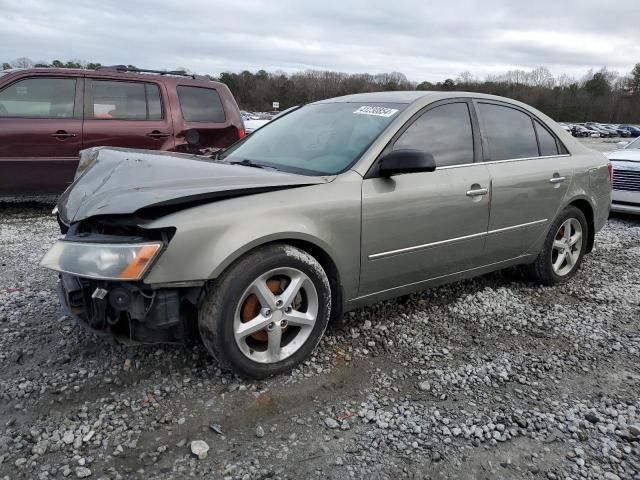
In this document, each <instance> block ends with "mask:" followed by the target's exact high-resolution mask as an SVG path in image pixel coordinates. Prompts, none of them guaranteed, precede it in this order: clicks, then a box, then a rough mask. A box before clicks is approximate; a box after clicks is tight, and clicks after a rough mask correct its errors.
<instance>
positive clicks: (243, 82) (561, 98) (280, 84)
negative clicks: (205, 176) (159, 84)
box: [2, 57, 640, 123]
mask: <svg viewBox="0 0 640 480" xmlns="http://www.w3.org/2000/svg"><path fill="white" fill-rule="evenodd" d="M100 66H101V65H100V63H88V62H83V61H80V60H70V61H66V62H63V61H60V60H54V61H53V62H51V63H47V62H33V61H32V60H30V59H28V58H25V57H22V58H18V59H16V60H14V61H12V62H4V63H3V64H2V68H3V69H9V68H30V67H50V68H54V67H55V68H87V69H97V68H99V67H100ZM129 66H130V67H132V65H129ZM207 77H209V78H210V79H212V80H217V81H220V82H222V83H224V84H226V85H227V86H228V87H229V89H230V90H231V92H232V93H233V95H234V96H235V98H236V101H237V102H238V105H239V106H240V108H241V109H243V110H250V111H268V110H271V107H272V102H274V101H277V102H279V103H280V109H281V110H282V109H285V108H288V107H291V106H294V105H301V104H305V103H309V102H313V101H316V100H322V99H324V98H331V97H337V96H341V95H349V94H352V93H363V92H377V91H383V90H440V91H471V92H480V93H489V94H494V95H501V96H504V97H509V98H513V99H515V100H520V101H522V102H525V103H527V104H529V105H532V106H533V107H535V108H537V109H539V110H541V111H542V112H544V113H546V114H547V115H549V116H550V117H551V118H553V119H555V120H557V121H566V122H584V121H595V122H605V123H640V63H638V64H636V65H635V67H634V68H633V70H632V71H631V72H629V73H627V74H619V73H618V72H615V71H611V70H609V69H607V68H606V67H603V68H601V69H600V70H598V71H593V70H590V71H588V72H587V73H586V74H585V75H584V76H583V77H582V78H579V79H576V78H573V77H569V76H567V75H560V76H557V77H556V76H554V75H553V74H552V73H551V72H550V71H549V69H547V68H546V67H538V68H535V69H533V70H530V71H525V70H511V71H508V72H506V73H504V74H499V75H488V76H487V77H486V78H485V79H483V80H480V79H478V78H476V77H474V76H473V75H472V74H471V73H470V72H462V73H460V74H459V75H458V76H456V77H455V78H448V79H446V80H444V81H442V82H429V81H424V82H412V81H410V80H408V79H407V77H406V76H405V75H404V74H402V73H400V72H391V73H380V74H368V73H355V74H353V73H343V72H333V71H320V70H305V71H300V72H296V73H291V74H288V73H285V72H282V71H275V72H267V71H266V70H258V71H257V72H255V73H254V72H250V71H247V70H245V71H242V72H239V73H235V72H223V73H221V74H220V75H207Z"/></svg>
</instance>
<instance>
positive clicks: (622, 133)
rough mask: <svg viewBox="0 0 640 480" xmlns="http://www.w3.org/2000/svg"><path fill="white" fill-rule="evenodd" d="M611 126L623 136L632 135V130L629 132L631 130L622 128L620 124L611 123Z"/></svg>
mask: <svg viewBox="0 0 640 480" xmlns="http://www.w3.org/2000/svg"><path fill="white" fill-rule="evenodd" d="M611 128H614V129H615V130H616V132H618V135H620V136H621V137H623V138H627V137H630V136H631V132H629V130H626V129H624V128H622V127H621V126H620V125H611Z"/></svg>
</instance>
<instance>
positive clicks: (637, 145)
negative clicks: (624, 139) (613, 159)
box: [624, 137, 640, 149]
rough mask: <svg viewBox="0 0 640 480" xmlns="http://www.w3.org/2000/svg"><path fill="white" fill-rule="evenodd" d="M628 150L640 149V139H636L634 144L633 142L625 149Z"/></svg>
mask: <svg viewBox="0 0 640 480" xmlns="http://www.w3.org/2000/svg"><path fill="white" fill-rule="evenodd" d="M624 148H626V149H629V148H631V149H640V137H638V138H636V139H635V140H634V141H633V142H631V143H630V144H629V145H627V146H626V147H624Z"/></svg>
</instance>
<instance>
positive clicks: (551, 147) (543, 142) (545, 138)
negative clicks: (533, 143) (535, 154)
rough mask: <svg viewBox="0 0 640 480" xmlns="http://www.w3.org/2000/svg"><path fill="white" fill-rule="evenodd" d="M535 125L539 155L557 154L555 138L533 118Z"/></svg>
mask: <svg viewBox="0 0 640 480" xmlns="http://www.w3.org/2000/svg"><path fill="white" fill-rule="evenodd" d="M533 123H535V125H536V132H537V134H538V143H539V144H540V155H541V156H543V157H549V156H553V155H558V144H557V143H556V138H555V137H554V136H553V135H551V133H549V131H548V130H547V129H546V128H544V127H543V126H542V125H541V124H540V122H538V121H537V120H534V121H533Z"/></svg>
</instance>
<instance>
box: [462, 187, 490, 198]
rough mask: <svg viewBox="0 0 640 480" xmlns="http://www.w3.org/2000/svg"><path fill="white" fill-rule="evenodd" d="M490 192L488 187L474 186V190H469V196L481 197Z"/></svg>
mask: <svg viewBox="0 0 640 480" xmlns="http://www.w3.org/2000/svg"><path fill="white" fill-rule="evenodd" d="M487 193H489V189H488V188H474V189H473V190H467V197H481V196H483V195H486V194H487Z"/></svg>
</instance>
